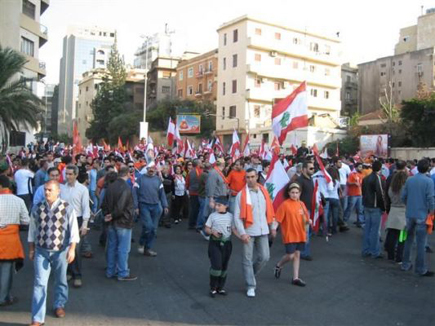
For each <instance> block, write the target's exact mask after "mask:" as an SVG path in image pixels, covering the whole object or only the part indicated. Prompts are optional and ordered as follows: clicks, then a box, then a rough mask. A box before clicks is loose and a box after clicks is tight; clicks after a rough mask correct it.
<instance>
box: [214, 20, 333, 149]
mask: <svg viewBox="0 0 435 326" xmlns="http://www.w3.org/2000/svg"><path fill="white" fill-rule="evenodd" d="M217 31H218V34H219V48H218V50H219V53H218V62H219V63H218V88H217V91H218V95H217V118H216V129H217V133H218V134H220V135H224V142H225V143H230V142H231V134H232V132H233V130H234V129H238V130H239V132H240V133H241V134H245V133H246V132H247V131H248V130H249V133H250V140H251V143H252V144H255V145H257V146H259V144H260V143H261V140H262V139H265V140H272V137H273V135H272V131H271V115H272V105H273V104H274V102H275V101H276V100H278V99H283V98H285V97H286V96H288V95H289V94H290V93H291V92H292V91H293V90H294V89H295V88H296V87H297V86H299V85H300V83H302V82H303V81H307V87H308V89H307V90H308V93H309V99H308V105H309V114H310V116H313V115H322V116H327V117H329V118H330V119H332V120H335V119H338V118H339V116H340V109H341V102H340V88H341V68H340V67H341V63H340V58H339V53H340V42H339V40H338V39H337V38H336V37H327V36H324V35H317V34H314V33H310V32H307V31H301V30H297V29H294V28H289V27H286V26H280V25H277V24H275V23H273V22H266V21H262V20H259V19H256V18H252V17H250V16H243V17H240V18H237V19H234V20H232V21H230V22H228V23H225V24H223V25H222V26H221V27H219V29H218V30H217ZM313 120H315V119H313ZM338 134H340V131H338V130H336V129H327V130H326V129H325V128H318V127H317V126H312V127H308V128H304V129H301V130H298V131H297V137H298V138H299V139H307V140H308V144H309V145H312V144H313V143H315V142H319V141H321V142H323V143H325V142H328V141H329V140H332V138H333V137H335V135H338ZM290 136H291V135H289V136H288V138H287V141H286V143H285V145H286V146H287V147H288V145H289V143H290V139H291V137H290ZM255 145H254V146H255Z"/></svg>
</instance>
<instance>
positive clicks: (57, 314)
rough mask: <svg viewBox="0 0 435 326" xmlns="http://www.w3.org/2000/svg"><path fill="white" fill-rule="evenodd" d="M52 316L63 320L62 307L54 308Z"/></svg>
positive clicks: (63, 310) (63, 311)
mask: <svg viewBox="0 0 435 326" xmlns="http://www.w3.org/2000/svg"><path fill="white" fill-rule="evenodd" d="M54 314H55V316H56V317H57V318H64V317H65V309H63V308H62V307H59V308H56V309H55V310H54Z"/></svg>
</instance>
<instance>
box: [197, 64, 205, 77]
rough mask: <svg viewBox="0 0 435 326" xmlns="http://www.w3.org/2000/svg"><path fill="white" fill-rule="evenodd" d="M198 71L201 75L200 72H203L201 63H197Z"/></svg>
mask: <svg viewBox="0 0 435 326" xmlns="http://www.w3.org/2000/svg"><path fill="white" fill-rule="evenodd" d="M198 72H199V74H200V75H202V73H203V72H204V67H203V66H202V65H199V67H198Z"/></svg>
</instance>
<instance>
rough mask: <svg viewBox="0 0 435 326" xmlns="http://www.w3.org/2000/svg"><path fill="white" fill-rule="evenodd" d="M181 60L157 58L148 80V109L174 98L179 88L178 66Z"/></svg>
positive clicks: (149, 72) (152, 65)
mask: <svg viewBox="0 0 435 326" xmlns="http://www.w3.org/2000/svg"><path fill="white" fill-rule="evenodd" d="M180 60H181V58H175V57H163V56H160V57H157V58H156V59H155V60H154V61H153V62H152V64H151V69H150V70H149V71H148V74H147V75H148V79H147V107H149V106H152V105H154V104H155V103H157V102H158V101H161V100H163V99H165V98H174V97H175V91H176V87H177V81H176V77H175V76H176V74H177V65H178V63H179V62H180Z"/></svg>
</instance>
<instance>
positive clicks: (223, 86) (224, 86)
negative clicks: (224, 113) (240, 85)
mask: <svg viewBox="0 0 435 326" xmlns="http://www.w3.org/2000/svg"><path fill="white" fill-rule="evenodd" d="M226 86H227V84H226V83H225V82H223V83H222V95H225V88H226Z"/></svg>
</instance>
